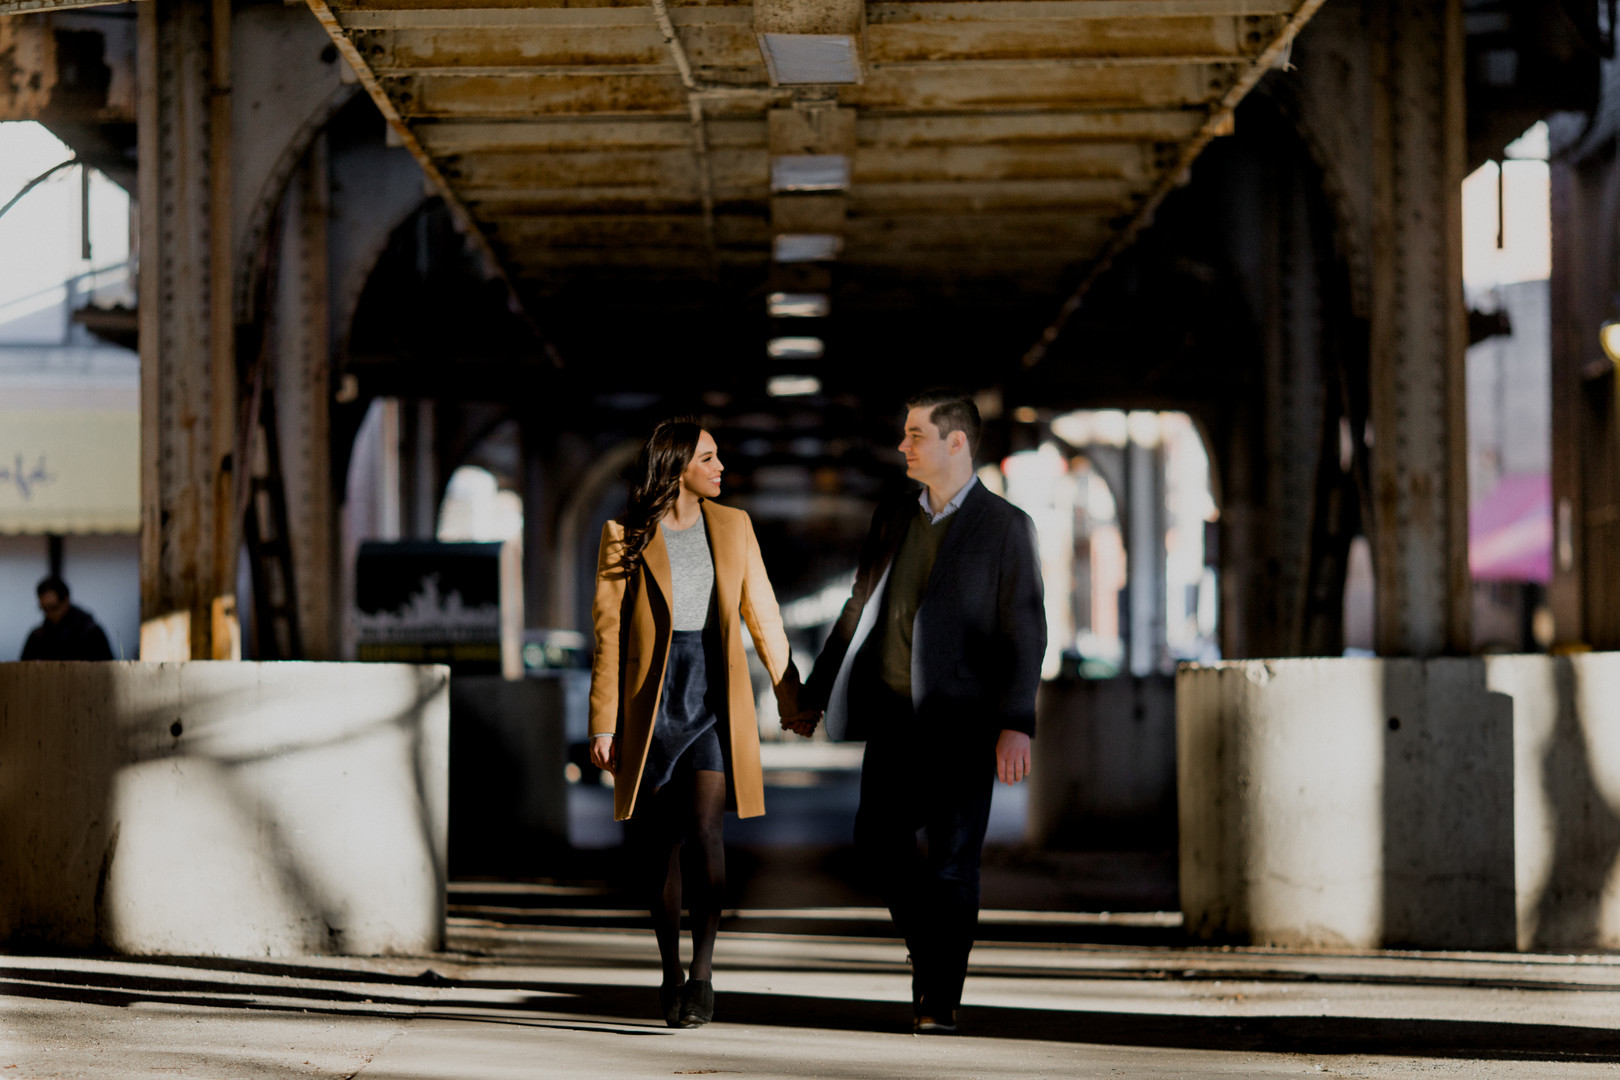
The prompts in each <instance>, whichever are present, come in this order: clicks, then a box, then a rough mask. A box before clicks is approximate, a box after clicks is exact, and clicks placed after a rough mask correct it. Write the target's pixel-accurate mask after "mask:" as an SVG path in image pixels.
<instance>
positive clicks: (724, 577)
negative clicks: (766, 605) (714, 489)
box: [703, 499, 743, 619]
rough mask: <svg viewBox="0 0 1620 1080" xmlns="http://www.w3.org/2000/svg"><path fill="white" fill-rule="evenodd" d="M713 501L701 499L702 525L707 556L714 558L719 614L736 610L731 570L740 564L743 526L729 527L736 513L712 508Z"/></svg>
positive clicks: (738, 599) (736, 601)
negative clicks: (707, 538) (726, 512)
mask: <svg viewBox="0 0 1620 1080" xmlns="http://www.w3.org/2000/svg"><path fill="white" fill-rule="evenodd" d="M713 505H714V504H713V503H711V502H709V501H708V500H707V499H705V500H704V501H703V527H704V528H705V529H706V530H707V531H708V534H709V556H710V557H711V558H712V559H714V588H715V594H716V596H717V598H718V600H719V602H720V615H721V618H722V619H724V618H725V615H726V612H728V611H735V610H737V605H738V603H739V602H740V597H738V596H737V594H736V592H735V591H734V590H733V588H732V582H733V574H732V573H731V571H733V570H734V569H736V568H738V567H741V566H742V565H743V550H742V548H743V539H742V530H741V529H735V528H732V527H731V526H732V524H733V519H734V517H735V515H725V516H723V515H720V514H715V513H712V512H711V508H712V506H713Z"/></svg>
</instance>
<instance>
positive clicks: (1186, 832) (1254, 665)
mask: <svg viewBox="0 0 1620 1080" xmlns="http://www.w3.org/2000/svg"><path fill="white" fill-rule="evenodd" d="M1512 761H1513V757H1512V712H1511V703H1510V702H1509V701H1508V699H1507V698H1506V697H1504V696H1502V695H1498V694H1492V693H1490V692H1489V691H1488V690H1487V689H1486V686H1485V671H1484V666H1483V663H1482V662H1480V661H1477V660H1439V661H1415V660H1355V659H1350V660H1340V659H1332V660H1268V661H1235V662H1230V663H1223V664H1215V665H1207V666H1205V665H1187V666H1184V667H1183V669H1182V671H1181V673H1180V674H1179V676H1178V679H1177V787H1178V802H1179V814H1178V817H1179V823H1180V846H1181V895H1182V909H1183V913H1184V915H1185V917H1186V924H1187V928H1188V930H1189V932H1191V933H1192V934H1194V935H1196V936H1201V937H1206V938H1232V939H1238V940H1245V941H1252V942H1255V943H1265V944H1276V945H1288V946H1296V947H1323V946H1327V947H1335V946H1343V947H1379V946H1386V945H1397V944H1399V945H1423V946H1428V947H1439V948H1505V947H1511V946H1512V943H1513V941H1514V936H1515V934H1514V919H1513V894H1514V884H1513V873H1514V871H1513V848H1512V805H1513V803H1512V785H1513V768H1512Z"/></svg>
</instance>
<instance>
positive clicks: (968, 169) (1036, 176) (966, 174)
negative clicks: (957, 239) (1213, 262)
mask: <svg viewBox="0 0 1620 1080" xmlns="http://www.w3.org/2000/svg"><path fill="white" fill-rule="evenodd" d="M711 155H712V157H713V162H714V165H713V171H714V184H715V188H716V190H717V191H724V192H726V193H727V197H732V196H733V195H734V194H735V193H755V194H757V193H760V192H762V191H763V190H764V188H765V187H766V185H767V184H768V168H769V159H768V157H767V155H766V153H765V151H764V150H763V149H759V150H754V149H749V150H733V149H728V150H724V151H719V150H714V151H711ZM440 161H441V168H442V169H443V171H444V174H445V176H446V177H447V178H448V179H449V180H451V181H452V182H453V183H455V184H456V186H457V188H458V190H460V191H462V193H463V194H464V195H466V196H467V197H468V198H473V197H474V195H473V193H474V192H478V193H480V194H482V193H487V192H490V191H499V190H503V189H511V188H528V189H534V188H597V187H614V186H620V187H622V186H649V187H652V186H658V185H663V186H667V187H670V188H684V189H691V188H692V185H693V184H695V183H696V175H695V173H694V171H693V164H692V161H691V157H690V154H689V153H688V152H686V151H685V150H684V149H673V148H671V149H663V150H641V149H637V150H619V151H615V150H601V151H580V150H573V151H566V152H557V153H549V154H536V153H526V152H523V151H510V150H500V151H492V152H490V153H471V152H463V153H457V154H451V155H445V156H444V157H443V158H441V159H440ZM1164 164H1165V163H1164V162H1162V161H1160V159H1159V157H1158V155H1157V154H1156V153H1155V151H1154V150H1153V148H1152V147H1151V146H1146V145H1143V144H1140V143H1124V144H1118V143H1070V144H1061V143H1059V144H1050V145H1041V144H1033V145H1023V146H989V147H985V146H922V147H910V148H906V149H892V148H888V147H872V148H867V149H863V150H862V151H861V153H860V155H859V156H858V157H857V158H856V167H855V171H854V182H855V183H856V184H857V185H861V186H864V185H866V184H906V183H918V184H931V183H951V182H955V181H998V180H1014V181H1018V180H1055V181H1064V180H1124V181H1130V182H1131V183H1132V184H1133V185H1134V186H1135V187H1138V188H1142V189H1144V190H1145V188H1146V185H1147V183H1148V182H1150V181H1151V180H1153V179H1155V178H1157V176H1158V175H1159V172H1160V170H1161V169H1162V168H1163V166H1164Z"/></svg>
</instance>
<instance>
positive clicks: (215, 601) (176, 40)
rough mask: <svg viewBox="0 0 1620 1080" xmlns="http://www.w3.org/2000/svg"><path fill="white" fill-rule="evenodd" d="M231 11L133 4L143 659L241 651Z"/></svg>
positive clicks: (203, 3) (216, 1) (214, 4)
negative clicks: (234, 463) (234, 469)
mask: <svg viewBox="0 0 1620 1080" xmlns="http://www.w3.org/2000/svg"><path fill="white" fill-rule="evenodd" d="M230 11H231V9H230V3H229V0H153V2H151V3H146V4H141V5H140V6H139V16H138V17H139V58H138V63H137V68H138V77H139V86H140V89H139V98H140V100H139V109H138V116H139V125H140V127H139V139H140V182H139V200H140V249H141V265H140V298H141V303H140V353H141V439H142V444H141V456H142V462H141V623H142V625H141V656H142V658H143V659H154V660H182V659H209V658H214V659H229V658H234V657H236V656H238V655H240V635H239V632H238V629H237V623H236V613H235V599H234V593H235V580H236V550H237V544H238V539H237V528H236V524H235V522H234V520H233V517H234V515H233V503H234V499H233V490H232V476H231V472H230V462H231V457H232V453H233V449H234V445H235V441H236V408H237V400H236V370H235V367H236V359H235V355H234V335H233V325H232V323H233V320H232V312H231V304H230V295H231V289H230V284H231V170H230V138H231V131H230V128H231V123H230V117H231V113H230V103H231V97H230V49H231V36H230V29H231V28H230V18H231V15H230Z"/></svg>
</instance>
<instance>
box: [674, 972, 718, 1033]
mask: <svg viewBox="0 0 1620 1080" xmlns="http://www.w3.org/2000/svg"><path fill="white" fill-rule="evenodd" d="M713 1019H714V982H713V980H711V979H687V980H686V985H685V986H683V987H681V1019H680V1026H681V1027H683V1028H695V1027H702V1026H703V1025H704V1024H707V1023H708V1022H709V1021H710V1020H713Z"/></svg>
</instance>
